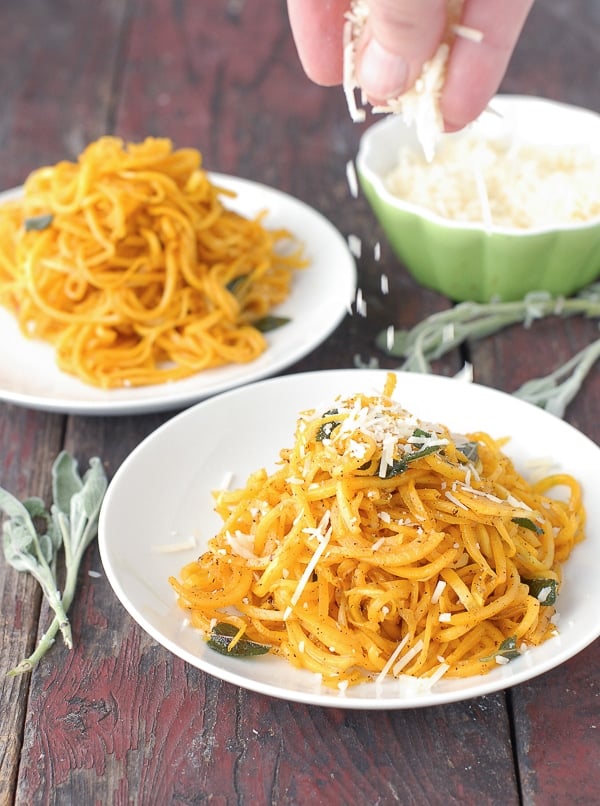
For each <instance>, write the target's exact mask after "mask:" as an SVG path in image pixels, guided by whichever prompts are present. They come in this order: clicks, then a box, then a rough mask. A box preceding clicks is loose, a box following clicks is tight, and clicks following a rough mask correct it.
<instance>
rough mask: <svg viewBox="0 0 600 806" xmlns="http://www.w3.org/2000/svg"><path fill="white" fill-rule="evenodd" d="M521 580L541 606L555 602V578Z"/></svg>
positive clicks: (556, 584)
mask: <svg viewBox="0 0 600 806" xmlns="http://www.w3.org/2000/svg"><path fill="white" fill-rule="evenodd" d="M523 582H524V583H525V584H526V585H527V587H528V588H529V595H530V596H533V597H534V598H535V599H537V600H538V602H539V603H540V605H541V606H542V607H550V606H551V605H553V604H556V596H557V594H558V583H557V582H556V580H555V579H541V578H536V579H524V580H523Z"/></svg>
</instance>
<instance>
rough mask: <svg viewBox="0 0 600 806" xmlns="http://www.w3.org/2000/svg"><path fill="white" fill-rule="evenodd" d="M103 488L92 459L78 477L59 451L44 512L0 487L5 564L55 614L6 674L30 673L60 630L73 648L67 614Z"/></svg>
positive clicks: (101, 474)
mask: <svg viewBox="0 0 600 806" xmlns="http://www.w3.org/2000/svg"><path fill="white" fill-rule="evenodd" d="M106 487H107V479H106V474H105V472H104V468H103V467H102V463H101V461H100V460H99V459H98V458H97V457H94V458H92V459H91V460H90V466H89V469H88V470H87V471H86V473H85V474H84V476H83V478H82V477H81V476H80V475H79V473H78V471H77V462H76V461H75V459H74V458H73V457H72V456H71V455H70V454H68V453H67V452H66V451H62V452H61V453H60V454H59V455H58V456H57V458H56V459H55V461H54V464H53V466H52V498H53V503H52V506H51V507H50V511H49V512H48V510H46V508H45V506H44V503H43V501H42V500H41V499H39V498H30V499H27V500H25V501H24V502H23V503H20V502H19V501H18V500H17V499H16V498H14V496H12V495H11V494H10V493H8V492H7V491H6V490H3V489H2V488H0V508H2V510H3V511H4V513H5V515H6V516H7V519H6V520H5V521H4V524H3V538H4V555H5V557H6V560H7V562H9V563H10V564H11V565H12V566H13V567H14V568H15V569H16V570H17V571H24V572H29V573H30V574H32V575H33V576H34V577H35V579H36V580H37V581H38V582H39V584H40V586H41V588H42V591H43V593H44V596H45V597H46V600H47V601H48V603H49V604H50V606H51V607H52V609H53V610H54V613H55V615H54V618H53V620H52V622H51V624H50V626H49V628H48V630H47V631H46V632H45V633H44V635H42V637H41V638H40V641H39V643H38V645H37V647H36V649H35V650H34V652H33V653H32V654H31V655H30V656H29V657H28V658H25V659H24V660H22V661H21V662H20V663H19V664H17V666H16V667H15V668H14V669H12V670H11V671H10V672H9V674H11V675H15V674H20V673H22V672H27V671H30V670H31V669H33V667H34V666H35V665H36V664H37V663H38V661H39V660H40V659H41V658H42V657H43V656H44V654H45V653H46V652H47V651H48V649H49V648H50V647H51V646H52V644H53V643H54V639H55V637H56V635H57V633H58V631H59V630H60V631H61V632H62V634H63V638H64V640H65V643H66V644H67V646H68V647H69V648H70V647H72V637H71V625H70V623H69V620H68V617H67V612H68V610H69V607H70V606H71V604H72V602H73V598H74V595H75V589H76V585H77V576H78V573H79V567H80V565H81V561H82V559H83V555H84V553H85V550H86V548H87V547H88V546H89V544H90V543H91V541H92V540H93V539H94V538H95V537H96V535H97V533H98V518H99V514H100V507H101V504H102V501H103V498H104V493H105V492H106ZM36 522H37V523H42V524H43V525H44V526H45V530H44V532H43V534H41V535H39V534H38V532H37V530H36V527H35V523H36ZM61 548H62V549H63V550H64V561H65V582H64V588H63V590H62V593H61V592H60V590H59V587H58V580H57V572H56V559H57V555H58V552H59V551H60V549H61Z"/></svg>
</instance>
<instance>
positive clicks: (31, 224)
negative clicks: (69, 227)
mask: <svg viewBox="0 0 600 806" xmlns="http://www.w3.org/2000/svg"><path fill="white" fill-rule="evenodd" d="M53 219H54V216H53V215H52V213H47V214H45V215H36V216H31V218H26V219H25V232H31V231H32V230H43V229H47V228H48V227H49V226H50V224H51V223H52V220H53Z"/></svg>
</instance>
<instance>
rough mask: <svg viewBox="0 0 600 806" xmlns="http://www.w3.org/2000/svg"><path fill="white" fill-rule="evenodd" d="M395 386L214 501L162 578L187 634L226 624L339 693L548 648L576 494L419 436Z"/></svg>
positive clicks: (301, 434) (424, 430)
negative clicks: (179, 561)
mask: <svg viewBox="0 0 600 806" xmlns="http://www.w3.org/2000/svg"><path fill="white" fill-rule="evenodd" d="M395 382H396V377H395V375H393V374H391V373H390V374H389V376H388V380H387V383H386V387H385V389H384V390H383V394H381V395H367V394H364V393H357V394H355V395H353V396H351V397H349V398H346V399H341V398H340V399H338V400H336V401H334V402H333V403H332V405H331V406H330V408H327V409H320V410H318V411H317V410H311V411H306V412H303V413H301V414H300V416H299V419H298V421H297V427H296V432H295V440H294V444H293V446H292V447H290V448H285V449H283V450H281V453H280V461H279V464H278V467H277V469H276V470H275V471H274V472H272V473H268V472H267V471H266V470H265V469H260V470H257V471H256V472H254V473H253V474H252V475H250V477H249V478H248V480H247V482H246V484H245V486H244V487H242V488H240V489H235V490H221V491H218V492H215V494H214V495H215V509H216V512H217V513H218V514H219V516H220V517H221V518H222V520H223V526H222V528H221V529H220V531H219V532H218V534H217V535H215V536H214V537H213V538H212V539H211V540H210V542H209V545H208V550H207V551H206V552H205V553H204V554H202V556H201V557H199V559H198V560H197V561H194V562H192V563H190V564H188V565H186V566H185V567H184V568H183V569H182V571H181V573H180V575H179V578H171V579H170V582H171V584H172V586H173V588H174V589H175V591H176V593H177V596H178V601H179V603H180V605H181V606H182V608H184V610H185V611H186V613H187V616H188V618H189V619H190V620H191V622H192V624H193V625H195V626H196V627H197V628H199V629H200V630H202V631H204V633H205V634H210V632H211V630H212V629H213V628H214V626H215V624H216V623H217V622H226V623H228V624H230V625H233V626H234V627H236V628H237V630H238V632H237V633H236V638H237V639H238V640H239V638H241V637H242V636H243V638H244V639H250V640H252V641H255V642H259V643H263V644H267V645H270V646H271V652H272V653H274V654H276V655H278V656H281V657H283V658H285V659H287V660H288V661H289V662H290V663H292V664H293V665H294V666H297V667H301V668H304V669H307V670H310V671H312V672H314V673H317V674H319V675H321V676H322V679H323V682H324V683H325V684H326V685H329V686H333V687H335V686H338V687H339V688H341V689H343V688H344V687H346V686H348V685H353V684H356V683H359V682H361V681H365V680H375V681H382V680H383V679H386V678H388V677H391V678H396V677H404V675H409V676H410V677H411V678H422V682H423V684H424V685H429V684H431V685H433V683H434V682H435V681H437V680H438V679H439V678H440V677H441V676H442V675H446V676H451V677H466V676H471V675H481V674H485V673H487V672H489V671H490V670H491V669H493V668H495V667H496V666H497V664H498V663H502V662H506V661H507V660H508V659H509V654H508V653H507V652H504V651H503V648H505V647H507V646H511V647H512V650H513V652H514V653H522V652H524V651H526V650H527V649H528V648H529V647H533V646H535V645H538V644H541V643H542V642H544V641H546V640H548V639H549V638H551V637H552V636H554V635H555V634H556V629H557V628H556V626H555V624H554V622H553V616H554V614H555V608H554V606H553V598H554V597H550V595H549V594H550V592H551V591H552V590H554V591H556V590H558V589H559V587H560V582H561V566H562V564H563V563H564V562H565V560H566V559H567V558H568V557H569V554H570V553H571V551H572V549H573V547H574V546H575V545H576V544H577V543H578V542H579V541H580V540H582V539H583V536H584V532H583V529H584V521H585V514H584V510H583V505H582V500H581V491H580V488H579V485H578V483H577V481H576V480H575V479H574V478H573V477H572V476H570V475H566V474H556V475H550V476H545V477H544V478H543V479H541V480H539V481H536V482H535V483H529V482H527V481H526V480H525V479H524V478H523V477H522V476H521V475H520V474H519V473H518V472H517V470H516V469H515V467H514V465H513V463H512V462H511V460H510V459H509V458H508V456H506V455H505V454H504V453H503V451H502V446H503V444H504V440H498V439H494V438H493V437H492V436H490V435H489V434H487V433H482V432H477V433H472V434H468V435H467V436H462V435H456V434H453V433H451V432H450V431H449V429H448V428H447V427H446V426H443V425H439V424H434V423H427V422H422V421H421V420H419V419H418V418H416V417H415V416H413V415H412V414H410V413H409V412H407V411H406V410H404V409H403V408H402V407H401V406H400V404H399V403H398V402H396V401H395V400H394V399H393V398H392V393H393V389H394V385H395ZM554 488H560V491H557V492H559V493H560V494H559V495H557V496H556V497H553V496H551V495H550V493H551V492H552V491H553V490H554ZM252 662H255V661H252V660H248V663H252Z"/></svg>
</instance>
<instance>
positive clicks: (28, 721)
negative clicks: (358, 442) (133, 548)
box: [0, 0, 600, 806]
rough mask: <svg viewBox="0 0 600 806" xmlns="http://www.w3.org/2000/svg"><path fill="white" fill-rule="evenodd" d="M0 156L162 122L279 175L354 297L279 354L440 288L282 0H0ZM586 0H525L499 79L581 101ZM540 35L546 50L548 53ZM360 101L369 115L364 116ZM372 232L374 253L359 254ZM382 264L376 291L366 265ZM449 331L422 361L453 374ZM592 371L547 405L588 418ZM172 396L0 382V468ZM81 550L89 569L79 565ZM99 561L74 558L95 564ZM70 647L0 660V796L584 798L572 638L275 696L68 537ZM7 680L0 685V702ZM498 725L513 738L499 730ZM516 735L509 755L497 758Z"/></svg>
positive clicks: (337, 337) (346, 352)
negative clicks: (149, 615) (392, 687)
mask: <svg viewBox="0 0 600 806" xmlns="http://www.w3.org/2000/svg"><path fill="white" fill-rule="evenodd" d="M5 5H7V6H8V8H6V9H3V12H4V17H3V19H4V20H5V24H6V25H7V26H8V27H7V30H10V31H11V36H10V37H7V38H6V41H5V45H4V51H3V58H4V59H5V60H6V63H7V64H10V65H11V70H3V71H0V92H2V97H3V115H2V116H1V117H0V143H1V144H2V154H3V158H4V159H3V160H2V161H0V180H1V181H2V185H3V186H4V187H8V186H10V185H14V184H18V183H20V182H21V181H22V180H23V178H24V177H25V175H26V173H27V172H28V171H29V170H31V169H32V168H34V167H37V166H38V165H40V164H43V163H50V162H54V161H56V160H58V159H60V158H63V157H65V156H67V157H71V158H72V157H74V156H75V155H76V154H77V153H78V151H80V150H81V148H82V147H83V145H85V143H86V142H88V141H89V140H91V139H94V138H95V137H97V136H99V135H100V134H102V133H105V132H109V131H110V132H112V131H114V132H115V133H116V134H118V135H120V136H123V137H125V138H126V139H131V140H138V139H141V138H143V137H145V136H147V135H160V136H166V137H170V138H172V140H173V141H174V143H175V144H176V145H178V146H186V145H191V146H194V147H197V148H199V149H200V150H201V151H202V153H203V156H204V163H205V166H206V167H208V168H209V169H210V170H214V171H221V172H225V173H231V174H236V175H239V176H245V177H248V178H251V179H253V180H256V181H261V182H265V183H267V184H269V185H273V186H275V187H278V188H281V189H282V190H284V191H287V192H290V193H292V194H294V195H295V196H297V197H298V198H300V199H303V200H304V201H306V202H308V203H309V204H311V205H313V206H314V207H315V208H316V209H318V210H320V211H321V212H322V213H323V214H324V215H325V216H327V217H328V218H329V219H330V220H331V221H332V222H333V223H334V224H335V225H336V226H337V227H338V228H339V230H340V231H341V232H342V234H343V235H344V236H346V237H347V236H349V235H350V234H354V235H357V236H358V237H359V238H360V240H361V244H362V253H361V256H360V257H359V258H358V260H357V271H358V283H359V286H360V288H361V291H362V293H363V296H364V298H365V300H366V302H367V316H366V317H363V316H361V315H360V314H358V313H357V312H356V311H353V313H352V315H348V316H347V317H346V319H345V320H344V321H343V322H342V324H341V325H340V327H339V328H338V329H337V330H336V331H335V332H334V333H333V334H332V335H331V336H330V338H329V339H327V340H326V342H325V343H324V344H323V345H322V346H321V347H320V348H319V349H317V350H315V351H314V352H313V353H312V354H311V355H309V356H307V357H306V358H305V359H303V360H302V361H299V362H298V363H297V364H295V365H294V366H292V367H290V368H289V370H288V371H289V372H298V371H303V370H313V369H327V368H333V367H350V366H354V365H356V364H357V363H361V362H362V363H368V362H369V361H370V360H373V359H374V360H377V361H378V362H379V363H380V365H381V366H387V367H393V366H394V365H395V364H396V362H395V360H393V359H390V358H386V357H385V356H384V355H383V354H381V353H380V352H379V351H378V350H377V348H376V346H375V338H376V336H377V334H378V333H379V332H381V331H382V330H384V329H385V328H386V327H387V326H388V325H390V324H393V325H394V326H395V327H396V328H402V327H411V326H412V325H414V324H416V323H417V322H418V321H420V319H422V318H423V317H424V316H426V315H427V314H429V313H432V312H434V311H437V310H441V309H444V308H446V307H448V305H449V303H448V301H447V300H445V299H444V298H443V297H441V296H440V295H438V294H437V293H435V292H433V291H428V290H426V289H422V288H420V287H419V286H417V285H416V283H415V282H414V281H413V280H412V278H411V277H410V276H409V274H408V273H407V272H406V271H405V270H404V268H403V267H402V266H401V265H400V264H399V262H398V261H397V260H396V259H395V258H394V257H393V255H392V254H391V251H390V249H389V247H388V245H387V244H386V242H385V240H384V238H383V234H382V232H381V231H380V229H379V227H378V225H377V224H376V223H375V221H374V218H373V215H372V213H371V211H370V209H369V208H368V206H367V204H366V201H365V200H364V198H362V197H359V198H358V199H352V198H351V197H350V195H349V190H348V186H347V180H346V172H345V171H346V163H347V162H348V161H349V160H351V159H353V157H354V156H355V154H356V149H357V146H358V141H359V137H360V134H361V131H362V129H363V128H364V126H357V125H356V124H353V123H352V122H351V121H350V120H349V118H348V114H347V111H346V107H345V102H344V98H343V95H342V93H341V91H340V90H339V89H338V88H329V89H328V88H322V87H317V86H315V85H313V84H311V83H310V82H309V81H308V80H307V79H306V77H305V76H304V74H303V72H302V70H301V68H300V66H299V63H298V59H297V55H296V52H295V49H294V45H293V42H292V40H291V36H290V32H289V27H288V23H287V18H286V13H285V3H284V2H283V0H271V2H269V3H268V4H267V3H250V2H248V0H202V3H183V2H181V0H145V2H143V3H142V2H136V0H106V2H102V3H96V4H89V3H77V2H75V0H64V2H62V3H61V4H60V8H58V5H59V4H41V3H39V2H36V0H22V2H20V3H18V4H16V3H13V4H5ZM599 26H600V19H599V18H598V12H597V9H596V4H594V3H589V2H587V0H538V2H537V3H536V4H535V6H534V9H533V11H532V14H531V16H530V18H529V20H528V23H527V25H526V28H525V31H524V33H523V37H522V40H521V42H520V44H519V47H518V49H517V52H516V54H515V58H514V60H513V62H512V64H511V67H510V69H509V72H508V73H507V76H506V79H505V82H504V85H503V88H504V89H505V91H510V92H530V93H537V94H542V95H549V96H551V97H554V98H558V99H560V100H565V101H569V102H572V103H582V104H585V105H587V106H594V105H595V106H596V107H597V106H598V104H599V103H600V98H599V97H598V95H597V86H598V83H599V82H598V78H599V77H600V76H599V74H598V70H599V65H600V53H599V52H598V47H599V45H598V42H599V41H600V40H599V38H598V36H597V32H598V30H599ZM549 52H551V53H552V58H551V59H548V58H547V54H548V53H549ZM369 122H370V121H369ZM379 242H380V243H381V249H382V255H381V260H379V261H377V260H375V257H374V247H375V244H377V243H379ZM382 274H385V275H386V277H387V278H388V281H389V292H388V293H384V292H383V290H382V286H381V275H382ZM594 337H597V327H596V324H595V323H592V322H583V321H580V320H562V319H549V320H545V321H543V322H536V323H534V325H533V326H532V327H531V328H530V329H529V330H524V329H523V328H521V327H515V328H510V329H508V330H507V331H505V332H503V333H501V334H499V335H498V336H496V337H494V338H490V339H486V340H485V342H481V343H479V344H473V345H470V351H471V359H472V361H473V363H474V365H475V376H476V380H478V381H480V382H482V383H486V384H488V385H490V386H494V387H496V388H502V389H505V390H507V391H514V390H515V389H516V388H517V387H518V386H519V385H520V384H521V383H522V382H523V381H524V380H527V379H528V378H530V377H532V376H533V375H534V374H536V373H537V374H542V373H544V372H547V371H550V370H551V369H553V368H554V367H555V366H556V364H557V363H558V362H560V361H562V360H564V359H566V358H567V357H569V355H571V354H572V353H573V352H575V351H576V350H577V349H579V348H580V347H582V346H583V345H584V344H586V343H587V342H588V341H590V340H591V339H592V338H594ZM461 363H462V358H461V356H460V355H459V354H458V352H455V353H454V354H451V355H449V356H448V357H447V358H445V359H443V360H442V361H440V362H438V363H437V364H436V366H435V370H436V372H439V373H443V374H447V375H450V374H453V373H455V372H456V371H457V370H458V369H459V368H460V366H461ZM599 399H600V376H599V374H598V372H597V370H595V371H594V372H593V373H591V374H590V377H589V379H588V381H587V382H586V384H585V387H584V389H583V390H582V393H581V395H580V396H579V397H578V398H577V400H576V401H575V402H574V403H573V404H572V406H571V407H570V408H569V411H568V413H567V419H568V420H569V421H570V422H572V423H573V424H574V425H575V426H577V427H578V428H580V429H581V430H583V431H584V432H585V433H587V434H588V435H589V436H590V437H591V438H592V439H594V440H596V441H597V442H598V441H600V425H599V424H598V416H597V405H598V404H597V401H598V400H599ZM174 413H175V412H166V413H164V414H155V415H145V416H130V417H74V416H71V417H62V416H60V415H54V414H45V413H42V412H33V411H28V410H26V409H18V408H16V407H13V406H9V405H0V455H1V456H2V462H1V463H0V483H1V484H2V485H3V486H6V487H8V488H9V489H11V491H13V492H15V493H16V494H19V495H25V494H38V495H42V496H44V497H47V496H48V495H49V488H50V475H49V471H50V466H51V462H52V460H53V458H54V456H55V455H56V453H57V452H58V451H59V450H60V448H61V447H66V448H67V449H68V450H70V451H71V452H73V454H74V455H75V456H76V457H77V458H78V459H79V461H80V463H81V464H82V465H83V464H84V463H87V461H88V460H89V458H90V457H91V456H93V455H98V456H100V457H101V458H102V459H103V461H104V463H105V467H106V469H107V473H108V474H109V476H110V477H112V476H113V474H114V473H115V472H116V470H117V469H118V467H119V466H120V465H121V463H122V462H123V460H124V459H125V457H126V456H127V455H128V453H129V452H130V451H131V450H132V449H133V448H134V447H135V446H136V445H137V444H139V442H140V441H141V440H142V439H144V437H145V436H147V435H148V434H149V433H151V432H152V431H153V430H154V429H155V428H156V427H158V426H159V425H160V424H162V423H163V422H165V421H166V420H167V419H169V418H170V417H171V416H172V415H173V414H174ZM90 571H91V572H92V573H93V574H94V575H90ZM98 572H99V573H100V574H101V576H99V577H98V576H96V575H95V573H98ZM0 595H1V597H2V600H1V604H2V616H1V619H2V620H1V625H2V626H1V633H0V638H1V641H2V643H1V652H0V671H5V670H6V669H7V668H9V667H10V666H11V665H12V664H14V662H16V660H17V659H18V658H20V657H21V656H22V655H23V654H24V653H26V652H28V651H29V650H30V649H31V647H32V646H33V643H34V642H35V640H36V638H37V636H38V635H39V633H40V631H42V630H43V628H44V626H45V624H47V621H48V618H49V614H48V611H47V608H46V607H45V606H44V605H42V606H41V607H40V597H39V593H38V592H37V589H36V586H35V585H34V584H33V583H32V582H31V580H28V579H27V578H26V577H24V576H23V575H19V574H17V573H16V572H13V571H12V569H7V568H6V567H5V566H4V564H0ZM72 621H73V633H74V638H75V648H74V650H73V651H72V652H68V651H67V650H66V649H65V648H64V647H63V646H62V644H61V643H60V642H57V644H56V645H55V646H54V647H53V649H52V650H51V652H50V653H49V654H48V656H47V657H46V658H45V659H44V661H43V663H42V664H40V666H39V667H38V669H36V670H35V671H34V673H33V674H32V675H30V676H29V677H21V678H6V677H5V676H4V675H2V678H1V681H0V686H1V688H0V696H1V697H2V700H1V701H2V703H3V708H2V709H0V803H1V804H2V806H4V803H5V802H6V803H7V804H8V803H13V802H16V803H18V804H28V806H29V804H61V805H62V804H80V803H81V804H88V803H90V804H96V803H98V804H100V803H101V804H105V803H106V804H108V803H110V804H116V806H125V804H127V805H129V804H138V803H139V804H144V805H145V804H150V806H153V805H154V804H157V806H159V805H160V806H162V804H170V803H182V804H197V803H204V802H208V801H210V802H211V803H215V804H219V805H221V804H223V805H225V804H227V806H228V805H229V804H232V805H233V804H240V803H250V802H252V801H255V802H257V803H259V804H263V803H264V804H269V803H277V804H300V803H310V802H313V803H314V804H316V805H317V804H323V805H324V806H325V805H327V806H329V804H364V803H373V804H388V803H402V804H411V806H412V804H417V806H420V804H427V805H429V804H434V806H435V805H436V804H447V803H450V804H452V803H456V804H464V803H481V804H497V803H503V804H509V805H510V806H512V804H518V803H521V802H524V803H528V804H551V803H562V802H566V801H565V798H566V797H567V796H568V798H569V800H568V802H574V803H582V804H583V803H591V802H594V795H595V793H596V792H597V789H598V785H599V784H600V769H599V767H598V761H597V759H598V758H599V757H600V753H599V750H600V748H599V747H598V742H599V740H598V735H599V734H598V730H600V714H598V687H597V683H596V677H595V675H594V674H593V673H592V672H591V670H593V669H594V668H595V667H596V666H597V664H598V661H599V657H598V652H599V650H598V646H597V644H595V645H593V646H592V647H590V648H589V649H587V650H586V651H585V652H583V653H581V654H580V655H579V656H578V657H576V658H574V659H573V660H572V661H570V662H569V663H568V664H566V665H565V666H564V667H562V668H559V669H556V670H555V671H553V672H551V673H549V674H547V675H544V677H543V678H541V679H539V680H534V681H531V682H530V683H527V684H524V685H522V686H519V687H517V688H515V689H513V690H511V691H510V692H508V693H502V692H500V693H498V694H494V695H490V696H487V697H481V698H478V699H475V700H471V701H467V702H463V703H456V704H452V705H447V706H445V707H439V708H427V709H418V710H399V711H390V712H385V711H384V712H368V711H355V710H352V709H347V708H344V707H343V706H344V703H343V699H342V698H340V707H339V708H335V709H323V708H316V707H313V706H307V705H302V704H298V703H288V702H285V701H280V700H276V699H272V698H267V697H264V696H262V695H258V694H255V693H253V692H250V691H245V690H243V689H239V688H237V687H234V686H232V685H229V684H227V683H223V682H221V681H219V680H216V679H214V678H212V677H209V676H207V675H205V674H204V673H203V672H201V671H199V670H198V669H196V668H193V667H191V666H189V665H187V664H185V663H184V662H183V661H181V660H179V659H178V658H176V657H175V656H173V655H172V654H170V653H169V652H167V651H166V650H165V649H163V648H162V647H161V646H159V645H158V644H157V643H156V642H155V641H154V640H153V639H152V638H150V637H149V636H148V635H146V634H145V633H144V632H143V631H142V630H141V629H140V628H139V627H138V625H137V624H136V623H135V622H134V621H133V620H132V619H131V617H130V616H129V615H128V614H127V612H126V611H125V609H124V608H123V607H122V606H121V604H120V603H119V601H118V600H117V598H116V596H115V595H114V593H113V592H112V589H111V588H110V585H109V583H108V581H107V579H106V577H105V576H104V573H103V569H102V566H101V561H100V557H99V554H98V549H97V547H95V546H94V547H93V548H92V549H91V550H90V551H89V552H88V554H87V555H86V557H85V560H84V564H83V567H82V569H81V575H80V585H79V588H78V592H77V597H76V600H75V603H74V606H73V610H72ZM6 704H9V707H6ZM513 734H514V737H515V740H514V743H513V741H512V739H511V737H512V736H513ZM515 758H516V760H517V764H515Z"/></svg>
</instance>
